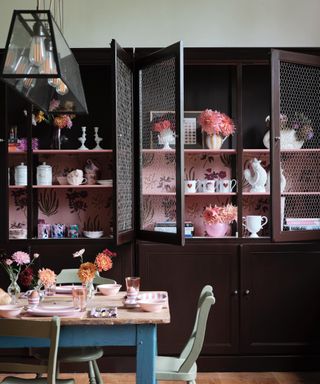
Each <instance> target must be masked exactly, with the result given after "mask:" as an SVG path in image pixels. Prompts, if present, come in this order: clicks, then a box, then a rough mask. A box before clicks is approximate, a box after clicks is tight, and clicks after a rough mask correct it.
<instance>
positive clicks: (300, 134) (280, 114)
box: [270, 50, 320, 241]
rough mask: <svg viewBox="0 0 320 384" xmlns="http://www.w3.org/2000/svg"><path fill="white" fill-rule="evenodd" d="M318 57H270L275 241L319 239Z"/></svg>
mask: <svg viewBox="0 0 320 384" xmlns="http://www.w3.org/2000/svg"><path fill="white" fill-rule="evenodd" d="M319 87H320V57H318V56H310V55H306V54H299V53H293V52H286V51H280V50H273V51H272V116H271V122H272V130H271V145H270V148H271V151H272V152H271V155H272V197H273V201H272V223H273V224H272V229H273V239H274V240H275V241H300V240H319V239H320V174H319V172H320V167H319V166H320V128H319V127H320V92H319Z"/></svg>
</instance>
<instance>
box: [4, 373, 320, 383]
mask: <svg viewBox="0 0 320 384" xmlns="http://www.w3.org/2000/svg"><path fill="white" fill-rule="evenodd" d="M22 376H23V375H22ZM25 376H26V375H24V377H25ZM3 377H4V376H3V375H0V381H1V380H2V378H3ZM71 377H73V378H74V379H75V380H76V384H87V383H88V376H87V375H86V374H84V373H77V374H72V373H69V374H63V375H61V378H71ZM102 377H103V381H104V383H105V384H135V383H136V381H135V375H134V374H132V373H104V374H102ZM174 383H185V382H183V381H179V382H178V381H175V382H173V381H172V382H171V381H160V382H158V384H174ZM319 383H320V372H303V373H299V372H259V373H256V372H220V373H199V374H198V379H197V384H319Z"/></svg>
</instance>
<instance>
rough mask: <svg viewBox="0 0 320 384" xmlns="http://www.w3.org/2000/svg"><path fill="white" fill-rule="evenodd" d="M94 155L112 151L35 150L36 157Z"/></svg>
mask: <svg viewBox="0 0 320 384" xmlns="http://www.w3.org/2000/svg"><path fill="white" fill-rule="evenodd" d="M92 153H95V154H96V153H112V149H98V150H97V149H89V150H80V149H35V150H34V151H33V154H34V155H37V154H47V155H56V154H58V155H59V154H60V155H68V154H72V155H73V154H86V155H88V154H92Z"/></svg>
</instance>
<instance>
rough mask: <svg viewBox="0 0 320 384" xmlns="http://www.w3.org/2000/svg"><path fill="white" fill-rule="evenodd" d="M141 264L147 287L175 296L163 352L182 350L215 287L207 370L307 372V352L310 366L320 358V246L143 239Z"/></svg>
mask: <svg viewBox="0 0 320 384" xmlns="http://www.w3.org/2000/svg"><path fill="white" fill-rule="evenodd" d="M138 262H139V273H140V275H141V276H142V282H143V289H161V290H167V291H168V292H169V298H170V310H171V316H172V318H171V324H170V325H169V326H164V327H162V328H161V327H160V329H159V352H160V353H166V354H175V353H179V351H180V350H181V347H182V345H183V343H184V342H185V340H186V339H187V338H188V337H189V332H190V331H191V329H192V324H193V321H194V314H195V308H196V301H197V297H198V294H199V292H200V290H201V288H202V287H203V286H204V285H205V284H212V285H213V288H214V294H215V297H216V304H215V305H214V306H213V308H212V311H211V313H210V316H209V320H208V324H207V333H206V338H205V343H204V348H203V351H202V354H201V358H200V360H199V364H200V367H202V369H205V370H206V369H208V370H210V369H211V370H212V369H213V367H214V369H218V370H219V369H234V370H236V369H247V370H252V369H275V367H279V369H294V368H295V367H299V368H300V369H301V367H304V365H303V364H304V363H305V357H303V356H305V355H306V354H310V356H312V358H311V357H309V361H308V364H310V361H311V360H312V359H313V358H314V359H315V360H316V359H317V351H319V348H320V331H319V329H318V320H317V319H319V317H320V306H319V305H318V297H319V294H320V280H319V278H318V275H319V274H318V271H319V267H320V246H319V245H316V244H301V243H299V244H272V243H264V244H243V245H239V244H233V245H231V244H223V243H221V242H219V243H215V244H213V243H212V242H211V243H210V241H207V242H206V241H202V243H201V242H199V241H198V242H197V241H190V242H187V244H186V245H185V247H183V248H181V247H176V246H169V245H161V244H152V243H146V242H140V243H139V244H138ZM172 335H174V337H172ZM261 356H265V357H266V358H265V359H262V358H261ZM318 362H319V360H318ZM297 364H298V365H297ZM309 366H310V365H309ZM272 367H273V368H272Z"/></svg>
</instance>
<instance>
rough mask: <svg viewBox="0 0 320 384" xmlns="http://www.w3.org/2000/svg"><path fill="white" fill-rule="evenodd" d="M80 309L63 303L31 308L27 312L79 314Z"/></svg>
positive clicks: (33, 314) (59, 314) (36, 313)
mask: <svg viewBox="0 0 320 384" xmlns="http://www.w3.org/2000/svg"><path fill="white" fill-rule="evenodd" d="M79 312H80V309H75V308H74V307H66V306H61V305H46V306H39V307H35V308H29V309H28V310H27V313H28V314H29V315H32V316H44V317H46V316H69V317H71V316H77V315H78V314H79Z"/></svg>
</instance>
